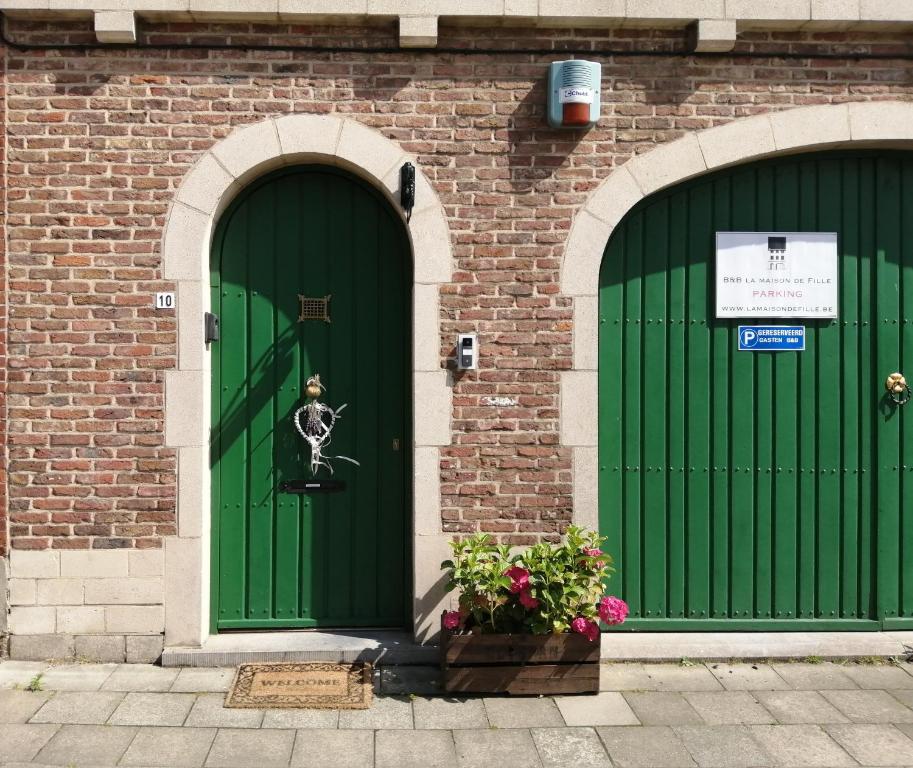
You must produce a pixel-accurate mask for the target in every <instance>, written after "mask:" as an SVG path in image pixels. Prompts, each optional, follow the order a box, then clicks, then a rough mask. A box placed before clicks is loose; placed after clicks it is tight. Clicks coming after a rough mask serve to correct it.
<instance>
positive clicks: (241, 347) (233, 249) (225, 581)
mask: <svg viewBox="0 0 913 768" xmlns="http://www.w3.org/2000/svg"><path fill="white" fill-rule="evenodd" d="M247 231H248V217H247V215H246V213H245V212H244V211H241V212H239V213H238V214H237V215H235V216H234V217H233V218H232V219H231V221H230V222H229V223H228V224H227V227H226V232H225V239H224V241H223V243H224V244H223V248H222V258H221V267H222V296H221V309H222V317H221V335H222V338H223V339H231V340H232V343H231V344H225V343H224V342H220V343H221V345H222V346H221V350H220V363H221V385H222V386H221V397H220V412H219V423H218V425H217V426H216V429H217V430H218V433H219V446H220V451H221V458H220V467H221V469H222V471H221V489H220V496H221V505H222V506H221V514H220V519H219V531H218V533H219V552H220V557H219V564H220V568H221V572H220V574H219V615H218V618H219V619H220V620H240V619H242V618H244V617H245V616H246V615H247V601H246V589H245V585H246V578H247V568H246V564H247V550H246V539H245V524H246V509H247V482H246V480H247V473H246V469H245V468H246V467H247V442H248V435H247V429H246V425H247V423H248V416H247V391H246V389H247V388H246V384H245V382H246V379H247V375H246V371H247V369H248V365H247V359H248V337H247V327H248V324H247V314H248V312H247Z"/></svg>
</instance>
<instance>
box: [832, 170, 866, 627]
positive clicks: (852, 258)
mask: <svg viewBox="0 0 913 768" xmlns="http://www.w3.org/2000/svg"><path fill="white" fill-rule="evenodd" d="M841 168H842V174H843V176H842V184H841V187H840V196H841V201H840V237H839V245H840V252H841V262H840V315H841V318H842V328H843V335H842V340H841V347H840V353H841V356H842V365H841V397H840V402H841V409H842V412H843V419H842V421H841V425H842V429H841V433H840V451H841V455H842V457H843V459H842V462H843V466H842V470H843V472H842V475H843V483H842V491H841V497H840V500H839V506H838V510H839V512H840V513H841V519H840V563H841V564H840V585H839V587H840V607H839V611H840V616H841V617H842V618H855V617H856V614H857V610H858V602H859V520H860V513H861V512H862V509H863V506H862V499H861V498H860V493H859V491H860V483H861V482H862V478H861V475H860V470H861V468H862V466H861V463H860V453H859V446H860V443H861V441H862V434H861V433H862V431H863V430H862V428H861V425H862V424H863V423H864V421H863V418H864V420H865V422H870V421H871V417H870V414H871V411H872V409H871V408H867V409H865V410H863V409H862V408H860V398H859V391H860V390H859V382H860V379H862V378H863V377H864V376H865V373H864V371H862V370H861V368H860V362H859V352H860V343H859V339H860V332H861V328H860V319H861V316H862V315H861V312H860V295H859V268H860V255H861V253H862V248H861V244H860V229H859V206H860V199H859V160H858V159H857V158H846V159H844V160H843V161H842V163H841ZM863 414H865V416H864V417H863Z"/></svg>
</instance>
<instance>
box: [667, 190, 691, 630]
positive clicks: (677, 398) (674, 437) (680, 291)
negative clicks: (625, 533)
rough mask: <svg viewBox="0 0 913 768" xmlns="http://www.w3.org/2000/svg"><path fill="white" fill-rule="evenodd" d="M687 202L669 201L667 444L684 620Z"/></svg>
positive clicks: (673, 587)
mask: <svg viewBox="0 0 913 768" xmlns="http://www.w3.org/2000/svg"><path fill="white" fill-rule="evenodd" d="M688 210H689V209H688V199H687V197H686V196H685V195H676V196H674V197H672V198H670V201H669V240H668V249H669V267H668V269H669V278H668V302H669V309H668V317H667V329H668V330H667V334H668V367H667V374H666V381H667V382H669V386H668V387H667V397H668V405H667V411H666V413H667V417H666V418H667V425H668V426H667V433H666V434H667V441H668V449H667V450H668V467H667V471H668V473H669V474H668V498H667V502H666V506H667V509H668V537H669V545H668V553H669V554H668V569H667V570H668V578H667V580H666V582H667V583H666V590H667V593H668V604H667V615H668V616H669V617H670V618H673V619H683V618H685V606H686V602H685V587H686V584H687V582H686V564H685V562H686V560H685V552H686V538H685V537H686V532H685V506H686V497H685V473H686V471H687V470H686V467H685V464H686V461H687V459H686V456H685V446H686V440H687V427H686V413H687V411H688V409H689V408H690V407H691V405H690V403H689V402H688V400H687V391H686V385H687V382H686V380H685V371H686V370H687V351H686V346H685V335H686V329H685V316H686V314H687V306H686V301H687V264H688V241H687V232H688Z"/></svg>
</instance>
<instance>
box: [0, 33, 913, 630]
mask: <svg viewBox="0 0 913 768" xmlns="http://www.w3.org/2000/svg"><path fill="white" fill-rule="evenodd" d="M9 34H10V36H11V37H12V38H14V39H17V40H20V41H29V42H33V43H34V42H51V41H53V42H55V43H59V42H61V41H66V42H67V43H69V44H78V43H80V42H87V43H89V42H92V40H93V35H92V33H91V31H90V30H89V29H88V28H87V27H85V26H82V25H67V26H53V25H47V24H44V23H24V22H16V23H12V24H11V25H10V29H9ZM141 38H142V40H143V41H144V42H146V43H152V44H160V45H161V44H169V43H188V42H194V41H196V42H198V43H200V44H207V43H209V44H211V43H213V42H224V41H226V40H229V41H231V42H234V43H238V42H246V43H253V44H258V45H260V44H262V45H266V44H280V45H293V46H302V45H307V44H311V43H314V44H319V45H333V44H336V45H346V46H353V45H354V46H358V45H365V46H384V47H388V46H389V47H391V48H395V46H396V35H395V29H394V28H393V27H392V26H391V27H389V28H372V29H353V28H346V29H342V30H334V29H329V28H326V29H312V28H307V27H258V26H248V25H210V26H195V25H186V24H171V25H158V26H155V25H152V26H147V27H146V28H145V30H144V31H143V32H142V34H141ZM684 45H685V41H684V39H683V37H682V36H681V34H680V33H678V32H669V31H667V32H649V31H645V30H644V31H635V30H628V31H617V32H611V33H608V32H607V33H604V34H600V33H597V32H593V31H586V32H580V31H577V32H575V31H573V30H558V31H548V30H539V31H533V30H510V29H491V28H486V29H483V30H473V29H466V28H453V29H446V28H445V29H442V33H441V39H440V46H442V47H444V48H463V49H467V50H469V49H474V48H482V49H484V48H487V47H492V46H495V47H498V48H513V49H516V48H524V49H536V48H543V49H550V50H554V51H559V52H560V51H561V50H566V49H568V48H578V49H589V48H593V49H609V48H611V49H616V50H619V49H620V50H625V51H630V53H629V54H628V55H593V56H591V57H590V58H595V59H597V60H600V61H601V62H602V64H603V77H604V82H603V86H604V90H603V104H604V105H603V118H602V120H601V122H600V125H599V126H598V128H596V129H594V130H591V131H589V132H587V133H583V134H581V133H574V132H555V131H550V130H548V129H547V126H546V125H545V121H544V109H545V90H544V76H545V65H546V64H547V63H548V62H549V61H551V60H554V59H556V58H562V57H563V56H561V55H555V54H546V53H528V52H527V53H499V54H484V53H479V52H476V53H465V54H464V53H441V52H437V53H414V52H408V51H393V52H388V53H367V52H354V53H352V52H349V53H314V52H305V51H290V50H282V49H274V50H207V49H205V48H203V49H197V50H187V49H183V50H163V49H148V50H137V49H125V50H116V51H97V50H95V51H87V50H81V49H73V50H59V51H20V50H10V51H9V54H8V60H9V65H8V75H7V84H8V102H7V104H8V112H7V116H6V129H7V130H6V135H7V137H8V142H9V147H8V165H7V177H6V180H7V184H8V202H7V206H6V211H7V214H8V227H9V232H8V238H9V266H8V270H7V273H8V286H9V354H10V362H9V385H8V386H9V440H8V441H9V458H10V464H9V471H10V499H9V509H10V513H9V516H10V538H11V543H12V546H13V548H14V549H16V550H43V549H50V550H58V549H86V548H95V549H98V548H105V549H112V548H114V549H117V548H127V549H139V548H157V547H159V546H160V543H161V537H162V536H166V535H169V534H171V533H173V532H174V528H175V519H174V491H175V474H174V473H175V467H174V453H173V451H171V450H169V449H168V448H166V447H165V446H164V441H163V433H162V432H163V430H162V424H163V411H162V407H163V397H162V379H163V371H164V370H165V369H168V368H171V367H173V366H174V364H175V342H176V338H175V327H174V319H173V317H169V316H166V315H164V314H161V313H155V312H153V310H152V309H151V304H152V294H153V292H154V291H157V290H168V289H169V288H171V286H170V285H169V284H167V283H166V282H163V281H162V280H161V265H160V261H159V251H160V237H161V227H162V224H163V219H164V216H165V213H166V210H167V207H168V203H169V200H170V199H171V196H172V194H173V191H174V190H175V188H176V187H177V186H178V185H179V183H180V181H181V178H182V176H183V174H184V173H185V172H186V171H187V169H188V168H189V167H190V166H191V165H192V164H193V162H194V161H195V159H196V158H197V157H199V155H200V153H201V152H203V151H205V150H206V149H207V148H209V147H210V146H212V144H213V143H215V142H216V141H218V140H219V139H221V138H223V137H224V136H226V135H227V134H228V133H229V132H230V131H231V130H232V128H233V127H234V126H237V125H239V124H242V123H247V122H251V121H257V120H262V119H263V118H264V117H265V116H267V115H274V114H281V113H288V112H314V113H338V114H341V115H344V116H346V117H350V118H354V119H357V120H359V121H361V122H362V123H364V124H365V125H368V126H371V127H373V128H376V129H377V130H379V131H381V132H382V133H383V134H384V135H385V136H387V137H388V138H390V139H392V140H394V141H396V142H399V144H400V145H401V146H402V147H403V149H404V150H406V151H408V152H412V153H415V154H416V155H417V156H418V159H419V163H420V165H421V167H422V169H423V171H424V172H425V173H426V174H427V176H428V177H429V178H430V179H431V181H432V183H433V184H434V186H435V188H436V189H437V191H438V194H439V195H440V198H441V200H442V202H443V204H444V206H445V209H446V214H447V217H448V219H449V222H450V225H451V237H452V240H453V245H454V253H455V256H456V259H457V265H456V272H455V275H454V279H453V282H452V283H451V284H449V285H447V286H445V288H444V290H443V309H442V317H441V333H442V338H441V347H442V357H443V356H444V355H445V354H446V353H447V350H448V349H449V348H450V347H452V339H453V337H454V334H455V333H456V332H457V331H473V330H475V331H477V332H478V333H479V334H480V341H481V349H482V359H481V366H480V370H479V371H478V372H472V373H468V374H466V375H463V376H461V377H460V378H459V379H458V380H457V382H456V384H455V386H454V410H453V443H452V446H451V447H449V448H447V449H445V450H444V451H443V457H444V458H443V460H442V466H441V480H442V486H441V487H442V508H443V518H444V530H445V531H451V532H462V531H472V530H477V529H481V530H485V531H492V532H495V533H497V534H498V535H499V536H501V537H503V538H504V539H505V540H507V541H511V542H515V543H520V542H524V541H528V540H531V539H535V538H536V537H539V536H554V535H556V534H557V533H558V532H559V531H560V530H561V528H562V526H563V525H566V524H567V522H568V521H569V520H570V515H571V474H570V473H571V466H570V456H569V452H568V451H567V450H566V449H563V448H561V447H560V446H559V444H558V443H559V441H558V372H559V371H561V370H564V369H568V368H570V367H571V332H572V328H571V307H570V304H569V300H568V299H567V298H564V297H562V296H561V294H560V286H559V285H558V283H557V280H558V267H559V260H560V257H561V253H562V247H563V244H564V242H565V239H566V237H567V234H568V231H569V228H570V226H571V222H572V219H573V216H574V214H575V212H576V211H577V210H578V209H579V208H580V207H581V205H582V204H583V202H584V200H585V199H586V197H587V195H588V193H589V192H591V191H592V190H593V189H594V188H595V187H596V186H597V185H598V184H599V182H600V181H601V180H602V179H603V178H605V177H606V176H607V175H608V174H609V173H610V172H611V171H612V169H613V168H614V167H616V166H618V165H620V164H622V163H624V162H625V161H626V160H627V159H629V158H630V157H631V156H632V155H634V154H635V153H639V152H644V151H647V150H649V149H651V148H652V147H654V146H656V145H657V144H660V143H663V142H667V141H670V140H672V139H675V138H678V137H680V136H682V135H684V134H685V133H687V132H688V131H693V130H697V129H702V128H707V127H710V126H713V125H716V124H720V123H724V122H727V121H730V120H733V119H736V118H739V117H743V116H747V115H753V114H757V113H761V112H765V111H769V110H779V109H789V108H791V107H794V106H798V105H808V104H823V103H829V102H838V101H848V100H865V99H883V98H892V99H897V98H900V99H910V98H911V97H913V84H911V81H910V78H909V62H907V61H902V60H898V59H878V60H872V59H869V60H864V59H856V58H840V57H842V56H845V55H846V54H847V53H848V52H852V53H855V54H858V53H865V52H875V53H878V54H881V55H887V54H900V53H908V52H909V51H910V46H909V44H908V43H907V42H906V41H904V40H903V39H899V38H896V39H895V38H889V37H878V36H876V35H875V33H866V34H860V33H855V34H852V35H848V34H845V33H842V34H834V33H827V34H813V33H798V32H790V33H754V34H752V35H749V36H746V39H745V40H743V42H741V43H740V44H739V48H738V50H737V52H736V53H735V54H733V55H713V56H707V57H700V58H695V57H682V56H675V55H671V54H670V53H669V51H674V50H677V49H679V48H682V47H683V46H684ZM650 51H654V52H655V55H650V56H644V55H640V54H642V53H644V52H650ZM811 53H818V54H825V55H832V56H838V58H810V57H808V55H809V54H811ZM781 54H788V56H791V57H794V58H789V57H784V56H783V55H781ZM494 398H497V400H495V399H494ZM503 398H510V399H511V400H512V401H515V405H503ZM63 554H66V553H63ZM36 588H37V587H36ZM84 589H85V585H84ZM84 594H85V593H84ZM83 613H85V612H83ZM86 615H88V614H86ZM45 619H46V621H49V619H48V618H47V616H46V617H45ZM54 620H55V621H56V622H57V625H56V626H59V623H60V621H61V616H60V614H59V612H58V611H57V610H56V609H55V614H54ZM48 626H50V625H49V624H48Z"/></svg>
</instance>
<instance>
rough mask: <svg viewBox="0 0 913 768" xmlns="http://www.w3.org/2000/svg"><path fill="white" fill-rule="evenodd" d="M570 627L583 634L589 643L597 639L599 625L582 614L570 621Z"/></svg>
mask: <svg viewBox="0 0 913 768" xmlns="http://www.w3.org/2000/svg"><path fill="white" fill-rule="evenodd" d="M571 629H572V630H574V632H578V633H579V634H581V635H584V636H585V637H586V639H587V640H589V641H590V642H591V643H593V642H596V640H598V639H599V625H598V624H597V623H596V622H595V621H590V620H589V619H587V618H584V617H583V616H578V617H577V618H576V619H574V620H573V621H572V622H571Z"/></svg>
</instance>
